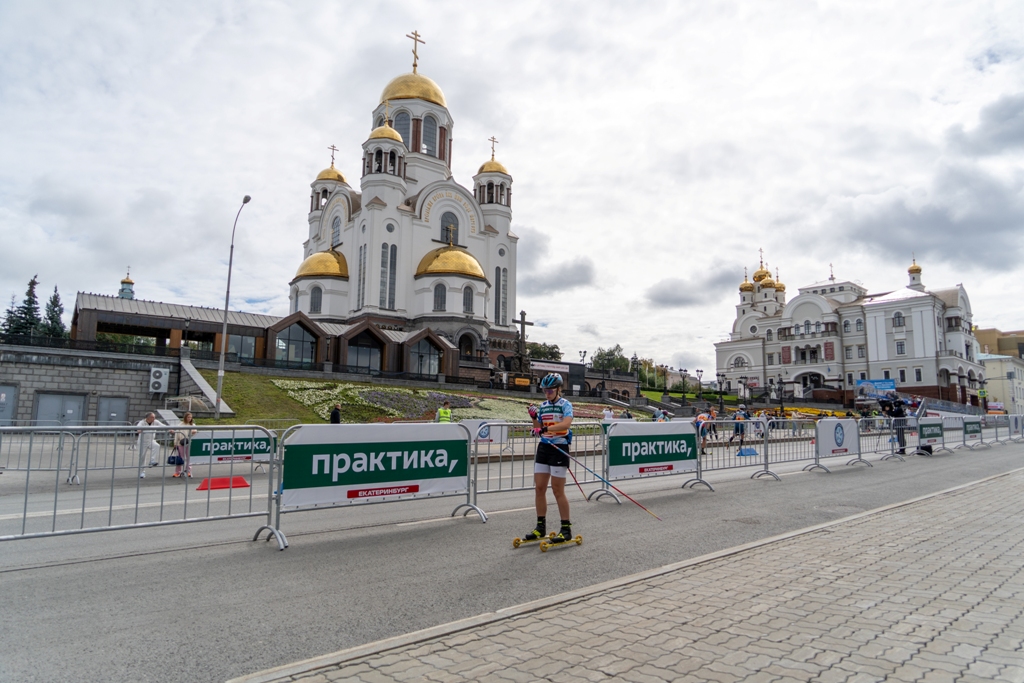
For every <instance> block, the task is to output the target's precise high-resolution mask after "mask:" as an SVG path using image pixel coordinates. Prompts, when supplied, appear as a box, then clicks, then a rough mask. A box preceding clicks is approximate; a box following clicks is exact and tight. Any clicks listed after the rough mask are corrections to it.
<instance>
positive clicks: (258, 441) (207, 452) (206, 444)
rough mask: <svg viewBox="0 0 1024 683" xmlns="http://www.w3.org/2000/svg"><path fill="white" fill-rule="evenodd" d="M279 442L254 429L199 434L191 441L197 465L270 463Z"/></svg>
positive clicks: (191, 453) (189, 449)
mask: <svg viewBox="0 0 1024 683" xmlns="http://www.w3.org/2000/svg"><path fill="white" fill-rule="evenodd" d="M276 448H277V440H276V439H274V438H272V437H270V436H269V435H267V433H266V432H263V431H261V430H254V429H239V430H230V429H225V430H217V431H213V432H202V431H201V432H199V433H197V434H194V435H193V436H192V437H191V438H190V439H189V446H188V454H189V460H190V461H191V463H192V464H193V465H201V464H206V463H208V462H212V463H214V464H217V463H227V462H231V461H236V462H237V461H250V460H251V461H256V462H269V461H270V456H271V454H272V453H273V452H274V450H275V449H276Z"/></svg>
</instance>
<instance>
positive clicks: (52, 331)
mask: <svg viewBox="0 0 1024 683" xmlns="http://www.w3.org/2000/svg"><path fill="white" fill-rule="evenodd" d="M62 315H64V304H62V303H61V301H60V294H59V293H58V292H57V286H56V285H54V287H53V296H51V297H50V300H49V301H47V302H46V315H45V316H44V317H43V324H42V327H41V331H42V333H43V334H45V335H46V336H47V337H58V338H60V339H64V338H65V337H67V336H68V329H67V328H66V327H64V321H63V320H62V319H61V316H62Z"/></svg>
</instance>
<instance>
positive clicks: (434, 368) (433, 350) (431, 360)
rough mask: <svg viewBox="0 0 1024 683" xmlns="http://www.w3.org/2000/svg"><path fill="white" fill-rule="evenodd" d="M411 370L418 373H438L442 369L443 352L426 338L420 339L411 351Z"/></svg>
mask: <svg viewBox="0 0 1024 683" xmlns="http://www.w3.org/2000/svg"><path fill="white" fill-rule="evenodd" d="M409 356H410V357H409V365H410V366H411V367H410V368H409V370H410V371H411V372H414V373H416V374H417V375H436V374H438V373H439V372H440V369H441V352H440V351H438V350H437V347H435V346H434V345H433V344H431V343H430V342H428V341H427V340H426V339H420V340H419V341H418V342H417V343H416V346H414V347H412V350H411V351H410V352H409Z"/></svg>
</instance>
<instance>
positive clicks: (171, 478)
mask: <svg viewBox="0 0 1024 683" xmlns="http://www.w3.org/2000/svg"><path fill="white" fill-rule="evenodd" d="M128 442H131V443H133V444H135V445H136V449H135V450H134V451H129V450H128V447H127V443H128ZM179 446H180V447H179ZM273 447H274V436H273V434H271V433H270V432H269V431H268V430H266V429H263V428H261V427H244V428H243V427H208V426H192V427H190V428H187V429H182V428H181V427H180V426H178V427H167V426H159V427H156V426H154V427H144V428H139V427H133V428H131V429H127V428H126V427H116V428H113V429H112V428H109V427H64V428H59V429H57V428H47V429H46V430H45V431H42V432H41V431H40V430H36V429H30V428H24V427H0V452H3V453H5V454H6V455H7V457H6V460H7V461H8V462H11V463H13V465H14V466H13V467H10V468H7V469H5V471H4V472H3V476H2V477H0V541H6V540H12V539H17V538H32V537H38V536H52V535H62V534H75V533H86V532H94V531H101V530H106V529H128V528H136V527H146V526H158V525H167V524H181V523H186V522H199V521H209V520H215V519H229V518H238V517H255V516H263V517H267V518H268V519H269V513H270V508H269V505H268V502H269V500H270V494H271V489H270V488H269V482H270V479H271V477H267V483H266V486H267V488H266V489H264V488H263V487H262V486H260V484H259V480H258V479H257V478H256V471H255V467H256V465H257V464H259V460H266V459H269V458H267V457H265V456H263V455H260V453H269V451H271V450H273ZM179 457H180V458H181V464H175V463H176V462H177V459H178V458H179ZM200 482H202V484H205V486H203V485H202V484H201V485H200V487H201V488H202V490H201V491H197V490H195V489H194V487H195V486H196V484H200Z"/></svg>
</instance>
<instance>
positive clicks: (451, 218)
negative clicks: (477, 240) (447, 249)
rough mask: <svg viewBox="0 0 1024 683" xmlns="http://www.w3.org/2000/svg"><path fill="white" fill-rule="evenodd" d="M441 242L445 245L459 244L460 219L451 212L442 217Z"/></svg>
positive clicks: (446, 212)
mask: <svg viewBox="0 0 1024 683" xmlns="http://www.w3.org/2000/svg"><path fill="white" fill-rule="evenodd" d="M441 241H442V242H444V243H445V244H448V243H449V242H450V243H451V244H458V243H459V218H458V216H456V215H455V214H454V213H452V212H451V211H445V212H444V214H442V215H441Z"/></svg>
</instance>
